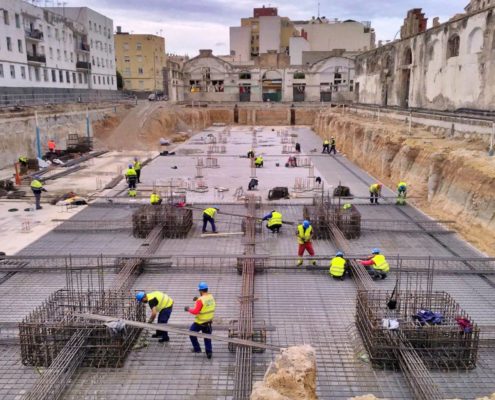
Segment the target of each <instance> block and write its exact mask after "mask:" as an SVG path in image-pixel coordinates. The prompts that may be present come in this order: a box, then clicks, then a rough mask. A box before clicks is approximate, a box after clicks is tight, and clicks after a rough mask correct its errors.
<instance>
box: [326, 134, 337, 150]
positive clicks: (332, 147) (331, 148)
mask: <svg viewBox="0 0 495 400" xmlns="http://www.w3.org/2000/svg"><path fill="white" fill-rule="evenodd" d="M332 151H333V154H337V150H336V149H335V138H334V137H333V136H332V138H331V139H330V151H329V152H328V154H332Z"/></svg>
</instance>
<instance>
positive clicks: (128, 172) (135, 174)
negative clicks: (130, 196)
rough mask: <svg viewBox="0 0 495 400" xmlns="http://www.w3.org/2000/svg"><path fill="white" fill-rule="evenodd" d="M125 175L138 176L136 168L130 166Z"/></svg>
mask: <svg viewBox="0 0 495 400" xmlns="http://www.w3.org/2000/svg"><path fill="white" fill-rule="evenodd" d="M125 176H128V177H134V176H137V173H136V170H135V169H134V168H128V169H127V171H126V172H125Z"/></svg>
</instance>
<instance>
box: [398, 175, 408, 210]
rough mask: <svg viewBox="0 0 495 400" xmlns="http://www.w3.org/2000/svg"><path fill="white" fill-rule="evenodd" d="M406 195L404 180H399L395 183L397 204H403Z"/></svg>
mask: <svg viewBox="0 0 495 400" xmlns="http://www.w3.org/2000/svg"><path fill="white" fill-rule="evenodd" d="M406 197H407V184H406V182H402V181H401V182H399V184H398V185H397V204H398V205H401V206H403V205H405V204H406Z"/></svg>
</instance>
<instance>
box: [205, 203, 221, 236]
mask: <svg viewBox="0 0 495 400" xmlns="http://www.w3.org/2000/svg"><path fill="white" fill-rule="evenodd" d="M218 210H219V208H218V207H210V208H206V209H205V210H203V233H206V226H207V225H208V222H209V223H210V225H211V230H212V231H213V233H217V228H216V227H215V215H216V214H217V211H218Z"/></svg>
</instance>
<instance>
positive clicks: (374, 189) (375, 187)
mask: <svg viewBox="0 0 495 400" xmlns="http://www.w3.org/2000/svg"><path fill="white" fill-rule="evenodd" d="M379 191H380V187H379V186H378V183H373V185H371V186H370V193H378V192H379Z"/></svg>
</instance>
